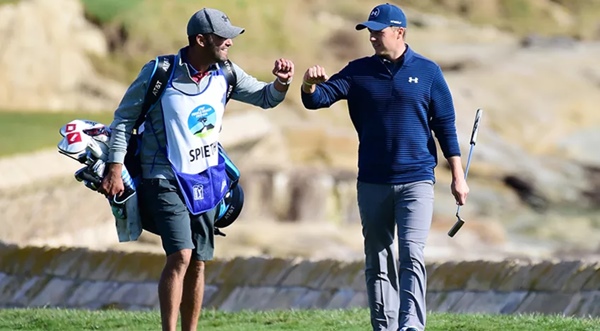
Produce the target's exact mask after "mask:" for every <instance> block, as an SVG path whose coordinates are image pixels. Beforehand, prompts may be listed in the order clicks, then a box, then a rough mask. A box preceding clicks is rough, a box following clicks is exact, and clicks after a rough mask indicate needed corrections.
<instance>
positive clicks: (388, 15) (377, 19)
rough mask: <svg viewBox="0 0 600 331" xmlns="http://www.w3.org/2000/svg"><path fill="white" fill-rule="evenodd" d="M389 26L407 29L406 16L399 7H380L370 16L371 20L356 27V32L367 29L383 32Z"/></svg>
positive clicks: (372, 11) (387, 5) (386, 5)
mask: <svg viewBox="0 0 600 331" xmlns="http://www.w3.org/2000/svg"><path fill="white" fill-rule="evenodd" d="M388 26H399V27H402V28H405V27H406V15H404V12H403V11H402V9H400V8H399V7H398V6H394V5H391V4H389V3H385V4H382V5H379V6H377V7H375V8H373V10H371V14H369V20H368V21H366V22H362V23H360V24H357V25H356V30H362V29H365V28H368V29H371V30H374V31H381V30H383V29H385V28H387V27H388Z"/></svg>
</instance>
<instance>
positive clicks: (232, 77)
mask: <svg viewBox="0 0 600 331" xmlns="http://www.w3.org/2000/svg"><path fill="white" fill-rule="evenodd" d="M217 64H218V65H219V68H221V71H222V72H223V75H224V76H225V80H226V81H227V85H229V87H228V88H227V94H226V96H225V103H227V102H229V99H231V94H233V89H234V88H235V85H236V84H237V75H236V74H235V71H234V70H233V64H232V63H231V61H229V59H227V60H225V61H219V62H217Z"/></svg>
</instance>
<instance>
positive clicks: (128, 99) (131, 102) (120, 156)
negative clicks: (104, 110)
mask: <svg viewBox="0 0 600 331" xmlns="http://www.w3.org/2000/svg"><path fill="white" fill-rule="evenodd" d="M154 63H155V60H152V61H150V62H148V63H147V64H146V65H144V67H143V68H142V70H141V71H140V73H139V74H138V76H137V78H136V79H135V80H134V81H133V82H132V83H131V85H129V88H128V89H127V91H126V92H125V95H123V98H122V99H121V102H120V103H119V106H118V107H117V109H116V110H115V115H114V119H113V121H112V123H111V124H110V128H111V134H110V144H109V150H108V162H111V163H123V162H124V161H125V154H126V153H127V143H128V141H129V137H130V136H131V132H132V131H133V126H134V125H135V122H136V121H137V119H138V117H140V115H141V114H142V104H143V103H144V96H145V95H146V89H147V86H148V81H149V79H150V76H151V75H152V72H153V71H154Z"/></svg>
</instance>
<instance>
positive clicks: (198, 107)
mask: <svg viewBox="0 0 600 331" xmlns="http://www.w3.org/2000/svg"><path fill="white" fill-rule="evenodd" d="M202 79H203V80H208V84H207V85H206V88H205V89H204V90H202V91H200V92H197V91H194V93H190V92H191V91H186V90H187V89H189V87H190V85H191V84H189V83H185V84H184V83H177V82H175V81H170V82H169V85H168V86H167V88H166V89H165V92H164V94H163V96H162V98H161V105H162V109H163V118H164V123H165V134H166V137H167V146H166V153H167V158H168V160H169V162H170V163H171V167H172V169H173V172H174V173H175V177H176V178H177V181H178V182H179V186H180V188H181V190H182V193H183V195H184V197H185V199H186V204H187V206H188V208H189V210H190V212H191V213H192V214H195V215H196V214H200V213H202V212H205V211H207V210H210V209H212V208H213V207H215V206H216V205H217V204H218V203H219V201H221V199H222V198H223V197H224V196H225V194H226V193H227V190H228V185H229V183H228V179H227V174H226V172H225V160H224V159H223V157H222V156H220V155H219V145H218V141H219V132H220V129H221V124H222V122H223V113H224V111H225V93H226V91H227V82H226V80H225V77H224V76H223V74H222V73H221V72H220V71H213V72H211V74H210V76H207V77H204V78H202ZM186 87H187V88H186ZM193 87H194V88H196V86H195V85H194V86H193Z"/></svg>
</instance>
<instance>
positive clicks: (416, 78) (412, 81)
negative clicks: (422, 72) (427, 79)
mask: <svg viewBox="0 0 600 331" xmlns="http://www.w3.org/2000/svg"><path fill="white" fill-rule="evenodd" d="M408 82H409V83H415V84H418V83H419V77H408Z"/></svg>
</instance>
